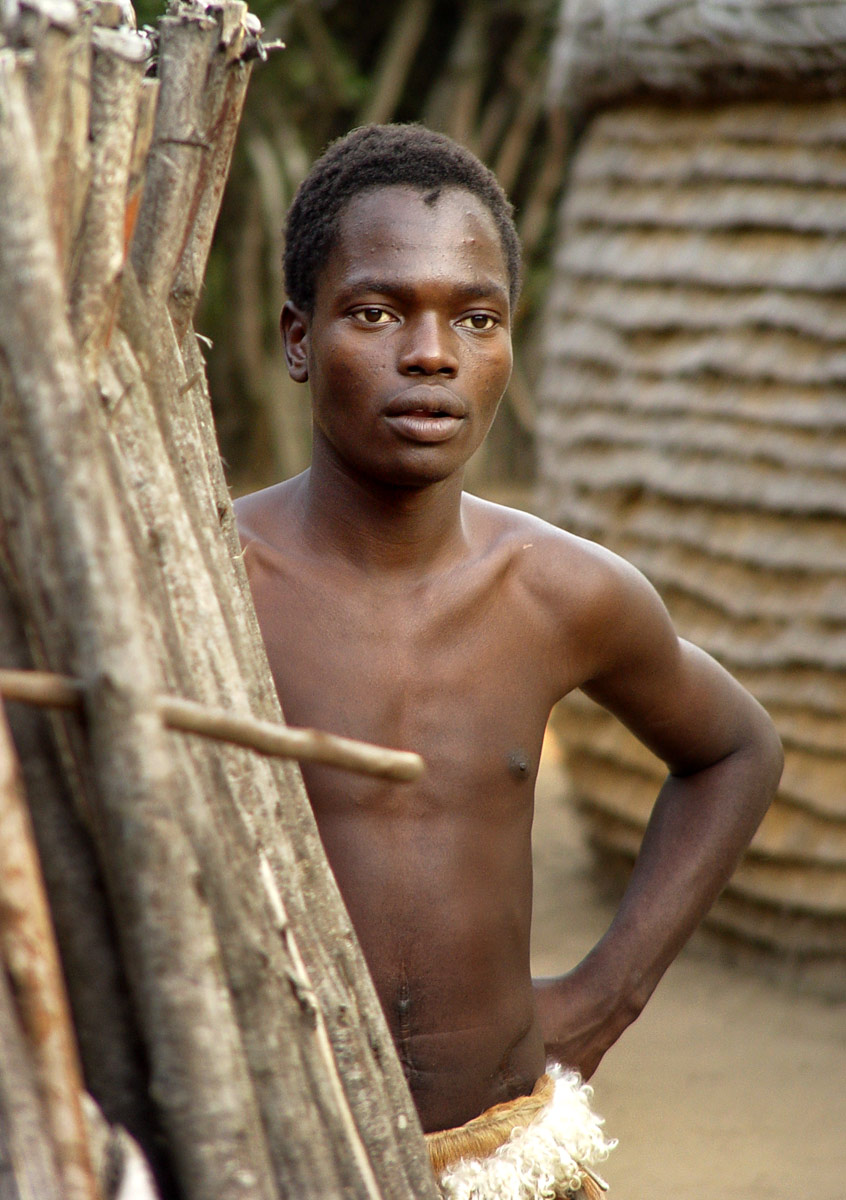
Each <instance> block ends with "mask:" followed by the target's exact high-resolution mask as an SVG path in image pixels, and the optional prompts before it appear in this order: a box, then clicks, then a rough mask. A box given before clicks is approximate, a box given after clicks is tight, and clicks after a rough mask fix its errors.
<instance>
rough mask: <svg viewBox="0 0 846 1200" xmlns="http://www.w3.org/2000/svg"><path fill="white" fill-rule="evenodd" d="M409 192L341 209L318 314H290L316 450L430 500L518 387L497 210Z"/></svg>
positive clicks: (469, 197) (289, 348)
mask: <svg viewBox="0 0 846 1200" xmlns="http://www.w3.org/2000/svg"><path fill="white" fill-rule="evenodd" d="M424 195H425V193H423V192H420V191H418V190H416V189H414V188H411V187H406V186H391V187H381V188H377V189H373V190H371V191H367V192H362V193H360V194H359V195H357V196H355V197H353V199H352V200H351V201H350V202H349V204H348V205H347V207H346V208H345V209H344V211H343V213H342V215H341V220H340V226H339V232H338V237H337V240H336V242H335V244H334V246H333V248H332V250H331V251H330V254H329V258H328V260H327V262H326V263H325V265H324V267H323V268H322V270H321V271H320V273H319V275H318V279H317V289H316V297H315V306H314V311H313V313H311V314H303V313H300V312H298V311H297V310H295V309H293V308H292V307H291V306H290V305H286V310H285V312H283V321H282V325H283V333H284V336H285V345H286V353H287V356H288V364H289V369H290V370H291V374H292V375H293V377H294V378H299V379H303V378H308V379H309V382H310V386H311V396H312V407H313V413H314V431H315V440H316V442H318V441H320V442H322V447H321V448H322V449H324V450H326V451H328V453H329V454H331V455H332V456H333V457H334V458H335V459H336V461H338V462H339V464H341V465H342V466H343V468H344V469H345V470H348V471H351V472H352V473H354V474H356V475H357V476H359V477H365V478H367V479H370V480H376V481H379V482H382V483H390V484H399V485H405V486H420V485H425V484H427V483H432V482H435V481H437V480H441V479H445V478H446V477H447V476H449V475H452V474H453V473H454V472H456V471H458V470H460V469H461V468H462V467H463V466H464V464H465V463H466V461H467V459H468V458H469V457H470V455H471V454H472V453H473V451H474V450H476V448H477V447H478V446H479V444H480V442H481V441H482V439H483V438H484V436H485V434H486V433H487V431H488V429H489V428H490V424H491V422H492V420H493V418H494V414H495V412H496V408H497V404H498V403H499V400H500V397H501V396H502V393H503V391H504V390H505V386H506V384H507V382H508V378H509V375H510V373H511V330H510V310H509V298H508V283H509V281H508V273H507V267H506V262H505V255H504V253H503V249H502V244H501V241H500V237H499V233H498V231H497V228H496V225H495V223H494V220H493V217H492V216H491V214H490V212H489V211H488V209H487V208H486V206H485V205H484V204H483V203H482V202H481V201H480V200H479V199H477V197H476V196H474V195H473V194H472V193H471V192H469V191H466V190H465V189H463V188H455V187H449V188H444V189H442V191H441V193H440V195H439V197H438V199H437V200H435V201H433V202H431V203H429V204H427V203H426V201H425V200H424Z"/></svg>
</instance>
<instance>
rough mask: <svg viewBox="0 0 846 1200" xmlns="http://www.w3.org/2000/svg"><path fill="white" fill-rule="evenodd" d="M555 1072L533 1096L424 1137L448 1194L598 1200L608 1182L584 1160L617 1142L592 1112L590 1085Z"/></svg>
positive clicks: (460, 1198) (471, 1199)
mask: <svg viewBox="0 0 846 1200" xmlns="http://www.w3.org/2000/svg"><path fill="white" fill-rule="evenodd" d="M550 1071H551V1073H550V1074H547V1075H542V1076H541V1077H540V1079H539V1080H538V1081H537V1083H536V1084H535V1087H534V1090H533V1091H532V1094H531V1095H529V1096H519V1097H518V1098H517V1099H516V1100H509V1101H507V1102H506V1103H504V1104H497V1105H494V1107H493V1108H489V1109H487V1110H486V1111H485V1112H483V1113H482V1114H481V1115H480V1116H478V1117H474V1118H473V1120H471V1121H468V1122H467V1123H466V1124H465V1125H459V1126H457V1127H456V1128H454V1129H445V1130H442V1131H439V1132H437V1133H428V1134H426V1143H427V1146H428V1149H429V1157H430V1159H431V1162H432V1169H433V1171H434V1173H435V1178H436V1179H437V1180H438V1183H439V1185H440V1188H441V1192H442V1194H443V1195H444V1196H445V1197H448V1198H449V1200H488V1198H490V1200H511V1197H513V1198H514V1200H530V1198H534V1197H541V1196H542V1197H544V1198H545V1200H552V1198H553V1197H555V1198H556V1200H601V1197H602V1196H603V1194H604V1192H605V1191H607V1186H608V1185H607V1184H606V1183H605V1182H604V1181H603V1180H602V1179H601V1178H600V1177H599V1176H598V1175H597V1174H596V1173H595V1172H594V1171H593V1170H592V1169H591V1167H590V1165H589V1164H588V1162H586V1161H585V1159H586V1158H590V1159H591V1161H594V1160H595V1159H597V1158H604V1157H605V1155H606V1154H607V1152H608V1151H609V1150H610V1149H611V1147H612V1146H613V1143H611V1142H607V1141H606V1140H605V1138H604V1137H603V1135H602V1134H601V1132H600V1130H599V1126H600V1125H601V1123H602V1122H601V1119H600V1118H599V1117H597V1116H596V1115H595V1114H593V1113H592V1112H591V1111H590V1109H589V1106H588V1103H587V1101H588V1099H589V1097H590V1094H591V1089H590V1088H589V1087H586V1086H585V1085H584V1084H582V1083H581V1080H580V1079H579V1078H578V1076H576V1075H575V1074H573V1073H572V1072H570V1073H565V1072H563V1071H562V1069H561V1068H560V1067H557V1066H556V1067H552V1068H550ZM497 1151H500V1153H499V1154H497ZM506 1157H507V1158H508V1159H509V1162H508V1164H507V1165H506V1162H505V1158H506ZM521 1159H524V1160H526V1161H525V1163H522V1164H521V1162H520V1160H521Z"/></svg>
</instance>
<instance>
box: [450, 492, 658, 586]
mask: <svg viewBox="0 0 846 1200" xmlns="http://www.w3.org/2000/svg"><path fill="white" fill-rule="evenodd" d="M463 516H464V519H465V521H466V522H468V523H469V524H470V527H471V528H472V529H473V530H474V531H475V533H476V536H477V538H478V539H479V541H480V542H483V543H487V544H488V545H489V546H491V547H493V546H501V547H504V548H506V549H507V550H508V551H509V552H511V553H513V554H514V555H515V557H516V559H517V560H518V562H519V565H520V567H521V568H523V569H524V570H525V572H526V574H527V575H528V576H531V577H536V578H537V580H538V581H539V582H541V581H543V580H548V582H549V583H550V584H551V585H552V586H557V585H559V584H560V583H561V582H562V579H566V580H567V581H568V582H569V584H570V585H573V584H574V583H578V584H579V585H580V586H582V587H585V588H590V589H591V590H593V589H604V588H608V587H610V588H612V589H613V588H615V587H617V586H625V585H626V583H627V581H629V580H630V578H631V576H632V574H634V575H638V574H639V573H638V572H637V571H636V570H635V568H634V567H632V566H631V564H630V563H627V562H626V561H625V559H622V558H620V556H619V555H617V554H614V553H613V551H611V550H608V549H606V547H604V546H600V545H599V544H598V543H597V542H592V541H590V540H589V539H588V538H584V537H580V536H579V535H578V534H575V533H571V532H570V531H568V530H566V529H561V528H559V527H558V526H557V525H552V524H550V522H549V521H545V520H543V518H541V517H538V516H535V515H534V514H533V513H529V512H525V511H524V510H522V509H517V508H511V507H508V506H507V505H504V504H496V503H493V502H492V501H490V500H483V499H481V498H480V497H478V496H473V495H470V494H469V493H465V495H464V497H463Z"/></svg>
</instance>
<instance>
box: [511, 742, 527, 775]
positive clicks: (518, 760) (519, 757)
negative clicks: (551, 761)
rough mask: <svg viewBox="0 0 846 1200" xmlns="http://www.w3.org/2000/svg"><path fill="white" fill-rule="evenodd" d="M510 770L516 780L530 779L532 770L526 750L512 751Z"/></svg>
mask: <svg viewBox="0 0 846 1200" xmlns="http://www.w3.org/2000/svg"><path fill="white" fill-rule="evenodd" d="M508 770H509V771H510V772H511V774H512V775H513V776H514V778H515V779H528V778H529V772H530V770H531V763H530V762H529V756H528V754H527V753H526V751H525V750H520V749H517V750H512V751H511V753H510V754H509V756H508Z"/></svg>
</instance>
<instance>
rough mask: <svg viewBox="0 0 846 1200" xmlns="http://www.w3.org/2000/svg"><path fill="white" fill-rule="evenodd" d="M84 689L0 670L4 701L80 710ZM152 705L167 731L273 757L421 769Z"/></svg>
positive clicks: (393, 775)
mask: <svg viewBox="0 0 846 1200" xmlns="http://www.w3.org/2000/svg"><path fill="white" fill-rule="evenodd" d="M83 686H84V685H83V684H81V683H80V682H78V681H77V680H75V679H71V678H70V677H69V676H67V675H57V674H54V673H53V672H51V671H16V670H9V669H6V668H0V695H2V696H3V698H4V699H6V700H18V701H21V702H22V703H24V704H35V705H38V706H40V707H43V708H66V709H74V710H76V709H80V708H81V707H82V699H83ZM155 703H156V708H157V710H158V712H159V715H160V716H161V718H162V721H163V722H164V724H165V725H166V726H167V727H168V729H178V730H181V731H182V732H183V733H196V734H198V735H199V736H200V737H207V738H213V739H216V740H217V741H222V742H231V743H232V744H233V745H236V746H245V747H247V748H248V749H250V750H256V751H258V753H259V754H267V755H269V756H271V757H273V758H295V759H297V760H299V761H300V762H319V763H324V764H325V765H326V766H330V767H340V768H342V769H343V770H346V771H356V772H358V773H360V774H362V775H374V776H376V777H378V778H381V779H395V780H398V781H400V782H404V783H409V782H412V781H413V780H415V779H419V778H420V776H421V775H422V774H423V771H424V769H425V767H424V763H423V759H422V758H421V757H420V755H419V754H413V753H412V752H411V751H408V750H389V749H387V748H385V747H383V746H374V745H371V744H370V743H369V742H360V741H357V740H355V739H354V738H345V737H339V736H338V735H337V734H334V733H323V732H322V731H320V730H317V729H296V728H292V727H291V726H287V725H276V724H274V723H273V722H272V721H261V720H259V719H258V718H256V717H248V716H239V715H237V714H234V713H228V712H225V711H224V710H223V709H219V708H209V707H207V706H206V705H204V704H197V703H196V702H195V701H193V700H183V699H181V698H180V697H177V696H158V697H156V701H155Z"/></svg>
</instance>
